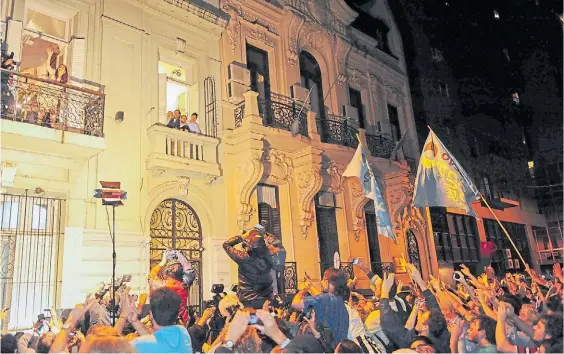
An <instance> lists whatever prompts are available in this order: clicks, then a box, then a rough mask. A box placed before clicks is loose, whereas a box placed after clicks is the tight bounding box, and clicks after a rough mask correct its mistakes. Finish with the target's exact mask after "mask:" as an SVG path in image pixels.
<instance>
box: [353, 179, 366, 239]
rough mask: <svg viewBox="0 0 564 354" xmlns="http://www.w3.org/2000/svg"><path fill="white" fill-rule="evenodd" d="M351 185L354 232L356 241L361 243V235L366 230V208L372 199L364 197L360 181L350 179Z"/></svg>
mask: <svg viewBox="0 0 564 354" xmlns="http://www.w3.org/2000/svg"><path fill="white" fill-rule="evenodd" d="M348 183H349V193H348V195H349V198H350V202H351V206H352V210H353V221H352V230H353V236H354V240H355V241H356V242H359V241H360V233H361V231H362V230H364V228H365V223H364V206H365V205H366V203H368V201H369V200H370V199H368V198H366V197H365V196H364V191H363V189H362V185H361V184H360V180H359V179H358V178H350V182H348Z"/></svg>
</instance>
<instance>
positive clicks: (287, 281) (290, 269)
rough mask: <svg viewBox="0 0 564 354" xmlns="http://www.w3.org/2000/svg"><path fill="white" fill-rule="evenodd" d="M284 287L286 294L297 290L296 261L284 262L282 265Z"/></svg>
mask: <svg viewBox="0 0 564 354" xmlns="http://www.w3.org/2000/svg"><path fill="white" fill-rule="evenodd" d="M284 289H285V293H286V294H287V295H288V294H296V293H297V292H298V268H297V265H296V262H286V265H285V267H284Z"/></svg>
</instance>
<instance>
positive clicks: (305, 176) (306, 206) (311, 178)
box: [294, 146, 323, 239]
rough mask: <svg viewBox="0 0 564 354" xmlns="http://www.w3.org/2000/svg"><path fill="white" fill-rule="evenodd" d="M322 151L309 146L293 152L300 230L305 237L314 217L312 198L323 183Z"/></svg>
mask: <svg viewBox="0 0 564 354" xmlns="http://www.w3.org/2000/svg"><path fill="white" fill-rule="evenodd" d="M321 154H322V151H321V150H319V149H316V148H313V147H311V146H309V147H307V148H304V149H302V150H299V151H297V152H296V153H294V166H295V168H294V174H295V176H296V178H297V181H298V190H297V192H298V201H299V213H300V215H299V218H300V230H301V233H302V237H303V238H304V239H305V238H307V234H308V230H309V227H310V226H311V225H312V224H313V221H314V219H315V215H314V210H313V198H314V197H315V195H316V194H317V192H319V190H320V189H321V186H322V185H323V178H322V176H321V166H322V159H321Z"/></svg>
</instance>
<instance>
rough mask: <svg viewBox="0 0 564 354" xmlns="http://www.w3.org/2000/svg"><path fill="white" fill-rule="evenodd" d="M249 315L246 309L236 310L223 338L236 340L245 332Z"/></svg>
mask: <svg viewBox="0 0 564 354" xmlns="http://www.w3.org/2000/svg"><path fill="white" fill-rule="evenodd" d="M250 317H251V315H250V314H249V313H248V312H246V311H237V313H236V314H235V316H233V319H232V320H231V322H230V323H229V325H228V327H227V333H226V335H225V340H226V341H227V340H231V341H233V342H237V340H239V338H241V336H242V335H243V334H244V333H245V331H246V330H247V327H248V326H249V318H250Z"/></svg>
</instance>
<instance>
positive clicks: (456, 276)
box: [452, 272, 462, 280]
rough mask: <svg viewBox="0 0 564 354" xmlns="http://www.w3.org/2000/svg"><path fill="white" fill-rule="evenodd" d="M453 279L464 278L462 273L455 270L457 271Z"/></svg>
mask: <svg viewBox="0 0 564 354" xmlns="http://www.w3.org/2000/svg"><path fill="white" fill-rule="evenodd" d="M452 279H454V280H462V275H460V273H458V272H455V273H454V274H453V275H452Z"/></svg>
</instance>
